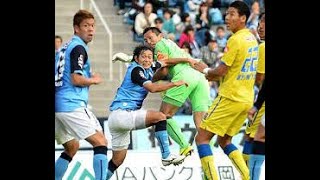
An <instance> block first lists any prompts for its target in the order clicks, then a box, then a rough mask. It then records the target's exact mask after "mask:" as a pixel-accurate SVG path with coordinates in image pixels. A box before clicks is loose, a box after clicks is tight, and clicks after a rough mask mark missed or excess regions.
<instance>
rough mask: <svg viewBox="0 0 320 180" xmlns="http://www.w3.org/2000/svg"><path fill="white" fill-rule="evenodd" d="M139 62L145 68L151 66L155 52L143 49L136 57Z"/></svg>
mask: <svg viewBox="0 0 320 180" xmlns="http://www.w3.org/2000/svg"><path fill="white" fill-rule="evenodd" d="M136 61H137V63H139V64H140V65H141V66H142V67H143V68H145V69H148V68H150V67H151V64H152V62H153V53H152V51H150V50H146V51H141V53H140V54H139V57H138V58H136Z"/></svg>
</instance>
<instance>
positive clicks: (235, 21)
mask: <svg viewBox="0 0 320 180" xmlns="http://www.w3.org/2000/svg"><path fill="white" fill-rule="evenodd" d="M243 25H245V16H241V17H240V16H239V13H238V10H237V9H236V8H234V7H229V8H228V10H227V12H226V26H227V29H228V30H230V31H232V32H233V33H235V32H237V31H238V30H240V29H241V28H242V26H243Z"/></svg>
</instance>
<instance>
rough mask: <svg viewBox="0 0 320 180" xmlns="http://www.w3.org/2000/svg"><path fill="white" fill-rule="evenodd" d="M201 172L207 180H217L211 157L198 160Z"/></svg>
mask: <svg viewBox="0 0 320 180" xmlns="http://www.w3.org/2000/svg"><path fill="white" fill-rule="evenodd" d="M200 160H201V166H202V170H203V171H204V174H205V175H206V178H207V179H208V180H218V174H217V171H216V168H215V167H214V161H213V156H212V155H211V156H206V157H203V158H201V159H200Z"/></svg>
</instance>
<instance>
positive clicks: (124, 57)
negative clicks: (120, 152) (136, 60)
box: [112, 52, 133, 63]
mask: <svg viewBox="0 0 320 180" xmlns="http://www.w3.org/2000/svg"><path fill="white" fill-rule="evenodd" d="M132 58H133V56H129V55H128V54H125V53H122V52H119V53H116V54H114V55H113V56H112V62H116V61H121V62H125V63H128V62H131V60H132Z"/></svg>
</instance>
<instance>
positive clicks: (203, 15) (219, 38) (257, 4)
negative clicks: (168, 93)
mask: <svg viewBox="0 0 320 180" xmlns="http://www.w3.org/2000/svg"><path fill="white" fill-rule="evenodd" d="M233 1H234V0H132V1H130V0H116V1H115V5H116V6H118V7H119V11H118V12H117V14H118V15H121V16H123V22H124V23H126V24H130V25H132V34H133V40H134V41H136V42H141V43H142V42H143V35H142V32H143V30H144V29H145V28H146V27H150V26H154V27H158V28H159V29H160V30H161V31H162V33H163V34H164V37H165V38H168V39H171V40H172V41H174V42H176V43H177V44H178V45H179V46H180V47H181V48H183V49H185V50H186V51H187V52H189V53H190V55H191V56H192V57H193V58H196V59H202V61H203V62H205V63H206V64H207V65H208V66H209V67H216V66H217V65H218V64H219V62H220V58H221V57H222V55H223V52H224V49H225V47H226V44H227V40H228V38H229V37H230V35H231V33H230V32H229V31H228V30H227V29H226V25H225V22H224V17H225V11H226V9H227V7H228V6H229V4H230V3H232V2H233ZM243 1H244V2H245V3H247V4H248V5H249V7H251V14H250V17H249V19H248V22H247V28H249V29H250V31H251V32H252V33H253V34H254V35H255V36H256V37H257V39H258V40H259V37H258V35H257V27H258V18H259V15H260V13H262V12H264V4H263V1H262V0H243ZM209 83H210V88H211V89H210V96H211V99H212V100H213V99H214V98H215V97H216V96H217V94H218V87H219V84H218V83H217V82H209ZM255 91H256V92H257V91H258V88H257V87H255ZM178 113H182V114H191V113H192V112H191V106H190V103H189V102H186V103H185V104H184V106H183V107H181V109H180V111H179V112H178Z"/></svg>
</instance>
